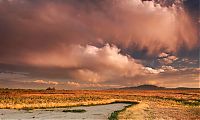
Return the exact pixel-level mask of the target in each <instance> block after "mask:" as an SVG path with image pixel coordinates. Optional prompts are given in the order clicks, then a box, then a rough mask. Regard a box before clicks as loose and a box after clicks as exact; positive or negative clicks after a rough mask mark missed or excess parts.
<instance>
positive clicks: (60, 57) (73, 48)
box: [0, 0, 200, 88]
mask: <svg viewBox="0 0 200 120" xmlns="http://www.w3.org/2000/svg"><path fill="white" fill-rule="evenodd" d="M189 5H190V4H189V1H182V0H170V1H166V0H152V1H149V0H147V1H146V0H43V1H40V0H0V72H1V73H0V83H1V84H2V86H1V87H12V82H13V84H14V83H17V85H18V86H17V85H15V86H13V87H20V85H24V84H25V83H26V82H27V85H28V86H27V87H31V88H33V86H37V85H42V86H43V87H44V86H45V87H46V86H48V85H53V86H57V87H58V88H65V87H68V88H73V87H77V88H90V87H103V88H106V87H120V86H131V85H137V84H143V83H153V84H154V83H155V84H157V83H158V84H159V82H157V81H163V82H162V84H161V83H160V85H163V86H169V87H170V86H172V87H174V86H176V84H178V83H180V78H182V76H181V75H180V73H183V70H180V69H192V70H193V73H192V74H194V76H195V77H194V76H192V75H190V73H188V76H187V77H188V79H191V81H192V80H194V81H195V80H196V79H197V74H198V72H197V71H198V69H197V68H198V67H199V66H198V59H197V58H198V54H196V53H198V52H196V51H198V50H199V45H198V44H199V43H200V41H199V39H198V37H199V36H198V29H197V24H199V23H198V22H197V20H196V14H195V15H194V14H191V11H194V10H191V8H190V6H189ZM192 13H193V12H192ZM194 16H195V19H194ZM184 53H185V54H184ZM186 53H194V54H191V55H193V56H190V55H186ZM136 54H137V55H136ZM141 56H143V57H141ZM194 56H195V57H194ZM186 59H187V60H188V61H190V64H187V63H186ZM184 60H185V61H184ZM186 71H187V70H186ZM184 72H185V71H184ZM187 72H188V71H187ZM187 72H186V73H187ZM13 73H14V74H13ZM24 73H26V74H24ZM176 75H177V77H176ZM8 76H9V77H8ZM13 76H16V77H18V76H23V78H22V79H21V80H20V79H19V78H15V77H13ZM168 78H173V80H172V81H174V79H177V82H176V83H174V82H172V83H171V81H170V80H169V81H166V80H163V79H168ZM185 78H186V77H185ZM185 78H184V77H183V79H182V81H181V82H183V84H182V85H184V86H187V84H186V83H185V81H186V79H185ZM149 81H153V82H149ZM175 81H176V80H175ZM187 82H188V81H187ZM196 83H197V82H196ZM188 86H190V87H191V86H192V87H197V86H195V85H193V84H192V85H188Z"/></svg>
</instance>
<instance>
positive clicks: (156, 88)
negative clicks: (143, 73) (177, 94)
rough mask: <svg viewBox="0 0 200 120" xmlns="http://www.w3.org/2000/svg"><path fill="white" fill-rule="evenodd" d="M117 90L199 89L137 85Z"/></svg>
mask: <svg viewBox="0 0 200 120" xmlns="http://www.w3.org/2000/svg"><path fill="white" fill-rule="evenodd" d="M116 89H117V90H193V89H200V88H187V87H178V88H166V87H158V86H156V85H148V84H145V85H139V86H136V87H123V88H116Z"/></svg>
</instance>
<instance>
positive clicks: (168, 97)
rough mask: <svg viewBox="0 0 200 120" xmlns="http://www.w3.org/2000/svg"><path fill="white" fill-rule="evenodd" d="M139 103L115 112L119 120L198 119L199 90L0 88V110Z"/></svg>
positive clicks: (199, 109) (199, 112)
mask: <svg viewBox="0 0 200 120" xmlns="http://www.w3.org/2000/svg"><path fill="white" fill-rule="evenodd" d="M114 102H138V103H139V104H136V105H135V104H134V105H132V106H129V107H128V108H126V109H124V110H122V111H118V112H117V117H116V118H118V119H136V120H143V119H144V120H151V119H152V120H154V119H166V120H169V119H172V120H173V119H181V120H195V119H196V120H197V119H198V118H199V117H200V91H199V90H20V89H15V90H10V89H0V108H2V109H26V110H32V109H38V108H43V109H46V108H54V107H68V106H89V105H99V104H109V103H114Z"/></svg>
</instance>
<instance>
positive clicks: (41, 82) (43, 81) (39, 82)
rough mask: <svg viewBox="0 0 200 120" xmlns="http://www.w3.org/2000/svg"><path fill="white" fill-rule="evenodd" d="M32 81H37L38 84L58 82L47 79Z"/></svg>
mask: <svg viewBox="0 0 200 120" xmlns="http://www.w3.org/2000/svg"><path fill="white" fill-rule="evenodd" d="M33 82H34V83H38V84H50V85H58V84H59V83H58V82H55V81H48V80H35V81H33Z"/></svg>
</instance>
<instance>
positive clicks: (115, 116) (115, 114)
mask: <svg viewBox="0 0 200 120" xmlns="http://www.w3.org/2000/svg"><path fill="white" fill-rule="evenodd" d="M125 103H126V104H129V105H127V106H126V107H124V108H123V109H122V110H117V111H114V112H113V113H111V115H110V116H109V117H108V119H109V120H118V114H119V113H120V112H123V111H125V110H126V109H127V108H129V107H131V106H133V105H136V104H139V103H138V102H125Z"/></svg>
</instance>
